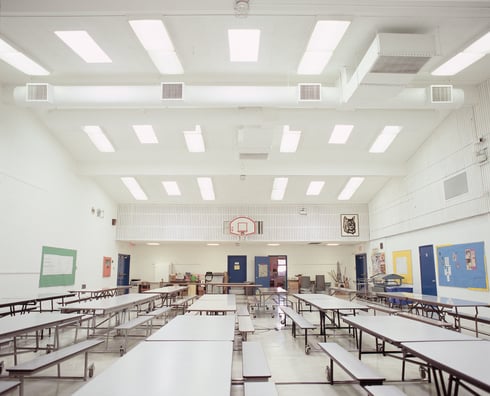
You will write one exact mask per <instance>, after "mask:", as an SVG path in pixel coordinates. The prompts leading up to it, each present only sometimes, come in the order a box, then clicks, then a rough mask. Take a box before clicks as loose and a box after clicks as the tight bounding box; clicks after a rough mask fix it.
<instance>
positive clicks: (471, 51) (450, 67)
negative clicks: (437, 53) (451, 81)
mask: <svg viewBox="0 0 490 396" xmlns="http://www.w3.org/2000/svg"><path fill="white" fill-rule="evenodd" d="M488 53H490V32H488V33H486V34H485V35H484V36H482V37H480V38H479V39H478V40H476V41H475V42H473V43H472V44H471V45H470V46H468V47H467V48H465V49H464V50H463V51H461V52H459V53H457V54H456V55H454V56H453V57H452V58H451V59H449V60H448V61H447V62H445V63H443V64H442V65H441V66H439V67H438V68H437V69H436V70H434V71H433V72H432V73H431V74H432V75H433V76H454V75H455V74H458V73H459V72H460V71H461V70H464V69H466V68H467V67H468V66H470V65H472V64H473V63H475V62H477V61H479V60H480V59H481V58H483V57H484V56H485V55H486V54H488Z"/></svg>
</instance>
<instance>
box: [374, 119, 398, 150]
mask: <svg viewBox="0 0 490 396" xmlns="http://www.w3.org/2000/svg"><path fill="white" fill-rule="evenodd" d="M401 130H402V127H401V126H398V125H387V126H385V127H384V128H383V130H382V131H381V133H380V134H379V135H378V137H377V138H376V140H375V141H374V143H373V145H372V146H371V148H370V149H369V152H370V153H384V152H385V151H386V150H387V149H388V147H390V145H391V143H393V140H395V138H396V136H397V135H398V134H399V133H400V131H401Z"/></svg>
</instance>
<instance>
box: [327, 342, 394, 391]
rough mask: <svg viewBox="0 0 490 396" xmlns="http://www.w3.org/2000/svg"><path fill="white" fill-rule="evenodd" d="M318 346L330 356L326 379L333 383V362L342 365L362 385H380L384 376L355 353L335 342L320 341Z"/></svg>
mask: <svg viewBox="0 0 490 396" xmlns="http://www.w3.org/2000/svg"><path fill="white" fill-rule="evenodd" d="M318 345H319V346H320V348H321V349H322V350H323V351H324V352H325V353H326V354H327V355H328V356H329V357H330V366H328V367H327V380H328V381H329V382H330V384H331V385H333V383H334V377H333V373H334V370H333V362H335V363H337V364H338V365H339V366H340V367H342V368H343V369H344V370H345V372H346V373H347V374H349V375H350V376H351V377H352V378H353V379H354V380H355V381H356V382H358V383H359V384H360V385H361V386H362V387H364V386H366V385H382V384H383V381H384V380H385V377H383V376H381V375H380V374H378V373H377V372H376V371H374V370H373V369H372V368H370V367H368V366H366V365H365V364H364V363H363V362H361V361H360V360H359V359H358V358H357V356H356V355H354V354H352V353H350V352H349V351H347V350H345V349H344V348H342V347H341V346H340V345H339V344H337V343H336V342H321V343H319V344H318Z"/></svg>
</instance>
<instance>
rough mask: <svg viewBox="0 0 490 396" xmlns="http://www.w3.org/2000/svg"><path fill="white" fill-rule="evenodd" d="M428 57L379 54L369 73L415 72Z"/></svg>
mask: <svg viewBox="0 0 490 396" xmlns="http://www.w3.org/2000/svg"><path fill="white" fill-rule="evenodd" d="M429 59H430V57H428V56H427V57H426V56H380V57H379V58H378V59H377V60H376V62H375V63H374V65H373V67H372V68H371V73H395V74H416V73H418V71H419V70H420V69H421V68H422V66H424V65H425V64H426V63H427V61H428V60H429Z"/></svg>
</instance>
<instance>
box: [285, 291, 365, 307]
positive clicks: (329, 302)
mask: <svg viewBox="0 0 490 396" xmlns="http://www.w3.org/2000/svg"><path fill="white" fill-rule="evenodd" d="M294 297H296V298H297V299H298V300H302V301H305V302H307V303H308V304H311V305H312V306H314V307H316V308H318V309H319V310H321V311H326V310H352V309H357V310H364V311H367V310H368V307H367V306H366V305H363V304H359V303H358V302H355V301H351V300H345V299H343V298H337V297H334V296H327V295H326V294H294Z"/></svg>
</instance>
